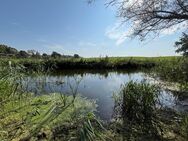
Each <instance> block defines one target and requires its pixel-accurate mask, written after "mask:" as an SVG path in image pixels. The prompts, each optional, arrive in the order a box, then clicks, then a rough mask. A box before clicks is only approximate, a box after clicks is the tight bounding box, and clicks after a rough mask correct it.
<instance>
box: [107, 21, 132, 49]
mask: <svg viewBox="0 0 188 141" xmlns="http://www.w3.org/2000/svg"><path fill="white" fill-rule="evenodd" d="M131 34H132V29H131V28H126V27H125V25H122V24H121V22H119V21H118V22H116V23H115V24H114V25H113V26H109V27H107V29H106V31H105V36H106V37H108V38H109V39H111V40H115V42H116V45H117V46H120V45H121V44H123V43H124V42H125V40H126V39H127V38H128V37H129V36H130V35H131Z"/></svg>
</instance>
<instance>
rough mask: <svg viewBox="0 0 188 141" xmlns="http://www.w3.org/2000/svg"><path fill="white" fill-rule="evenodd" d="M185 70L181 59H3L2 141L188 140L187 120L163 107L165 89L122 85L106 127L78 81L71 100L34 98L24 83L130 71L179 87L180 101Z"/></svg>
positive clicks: (63, 96) (186, 75)
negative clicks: (80, 91)
mask: <svg viewBox="0 0 188 141" xmlns="http://www.w3.org/2000/svg"><path fill="white" fill-rule="evenodd" d="M22 53H23V52H22ZM54 54H55V53H54ZM21 55H23V54H21ZM55 55H57V54H55ZM187 67H188V61H187V58H186V57H181V56H172V57H99V58H81V57H78V56H75V57H69V58H63V57H62V56H61V57H60V56H59V57H58V56H55V57H45V58H41V57H38V58H37V57H36V56H35V57H29V58H14V57H2V58H0V93H1V95H0V106H1V107H2V108H1V109H0V140H3V141H10V140H13V141H39V140H47V141H48V140H49V141H51V140H54V141H60V140H65V141H68V140H72V141H102V140H103V141H120V140H122V141H139V140H149V141H159V140H165V141H186V140H187V139H188V134H187V133H188V132H187V131H188V115H187V113H181V112H178V111H174V110H171V109H168V108H167V109H166V108H165V107H162V106H159V105H160V103H158V96H159V94H160V93H161V91H160V88H162V86H161V84H152V83H147V82H145V81H142V82H133V81H130V82H128V83H126V84H125V85H123V86H122V88H121V90H120V92H119V93H116V94H114V96H113V100H114V104H115V105H114V107H113V110H114V115H113V118H112V120H111V121H109V122H105V121H101V120H100V119H99V117H96V116H95V112H96V107H97V104H96V102H95V101H92V100H89V99H86V98H84V97H80V96H79V94H78V91H77V90H78V85H79V83H80V80H79V79H76V82H75V83H76V84H77V85H76V87H73V86H72V85H71V84H70V88H71V95H70V96H67V95H66V93H54V94H49V95H46V94H45V93H44V94H43V93H41V94H39V95H37V96H36V95H34V94H32V93H30V92H28V91H26V90H25V89H24V87H23V83H21V82H22V80H23V78H24V77H26V76H31V75H35V76H36V77H37V76H40V75H41V74H44V75H45V74H46V75H48V74H50V73H54V72H56V71H57V72H61V71H62V70H65V71H69V70H76V71H78V73H80V72H79V69H80V70H86V71H87V70H90V71H91V72H93V71H97V70H100V71H104V74H105V71H112V70H122V71H129V69H131V70H136V71H144V72H146V74H149V75H150V76H152V77H153V78H154V79H157V80H160V81H162V82H169V83H172V84H173V83H177V84H178V85H179V86H178V87H179V88H180V89H179V90H180V91H179V94H178V96H180V97H181V95H182V92H185V91H186V90H187V89H188V83H187V82H188V71H187V70H188V68H187ZM60 84H62V85H63V83H60ZM186 95H187V94H186ZM157 105H158V106H157Z"/></svg>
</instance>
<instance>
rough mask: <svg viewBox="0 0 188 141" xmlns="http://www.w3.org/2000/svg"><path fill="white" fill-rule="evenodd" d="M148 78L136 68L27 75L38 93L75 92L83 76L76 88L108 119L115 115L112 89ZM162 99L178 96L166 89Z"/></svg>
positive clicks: (169, 101) (167, 100)
mask: <svg viewBox="0 0 188 141" xmlns="http://www.w3.org/2000/svg"><path fill="white" fill-rule="evenodd" d="M145 78H146V77H145V74H144V73H143V72H136V71H104V70H103V71H92V70H90V71H81V70H73V71H70V70H66V71H61V72H58V73H55V74H51V75H41V76H38V77H34V76H33V77H32V76H30V77H27V78H25V82H27V83H25V84H28V85H27V86H26V89H27V90H28V91H31V92H34V93H35V94H37V95H40V94H46V93H55V92H58V93H62V94H67V95H68V94H70V93H72V92H71V89H75V87H76V86H77V82H78V81H77V80H80V81H79V87H78V88H77V91H76V92H78V93H79V94H80V95H81V96H83V97H86V98H88V99H95V100H96V101H97V105H98V108H97V110H98V113H97V115H99V116H100V118H102V119H103V120H109V119H111V117H112V113H113V107H114V101H113V98H112V96H113V93H118V92H119V90H120V88H121V86H122V84H125V83H126V82H129V81H131V80H134V81H141V80H143V79H145ZM70 84H71V85H70ZM71 87H74V88H71ZM160 99H161V101H162V103H163V104H164V106H168V107H171V106H174V105H175V102H174V100H175V98H174V96H173V95H172V94H167V93H165V92H164V94H163V95H161V98H160Z"/></svg>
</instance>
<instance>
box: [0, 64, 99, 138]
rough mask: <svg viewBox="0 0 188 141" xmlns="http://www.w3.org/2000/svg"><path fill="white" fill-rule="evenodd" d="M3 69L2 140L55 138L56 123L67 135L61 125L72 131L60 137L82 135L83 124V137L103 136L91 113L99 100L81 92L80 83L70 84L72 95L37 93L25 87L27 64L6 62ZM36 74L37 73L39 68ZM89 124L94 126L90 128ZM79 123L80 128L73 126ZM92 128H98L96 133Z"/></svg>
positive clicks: (0, 128)
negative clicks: (9, 64)
mask: <svg viewBox="0 0 188 141" xmlns="http://www.w3.org/2000/svg"><path fill="white" fill-rule="evenodd" d="M0 71H1V73H0V84H1V85H0V88H1V89H0V93H1V95H0V105H1V109H0V140H5V141H9V140H22V141H26V140H40V139H46V140H53V139H54V137H55V136H56V135H55V134H56V132H54V130H56V127H58V129H59V130H61V132H60V134H61V135H64V134H65V133H64V131H63V130H62V129H63V128H64V126H59V125H63V124H67V123H69V124H68V128H69V129H68V130H67V132H68V134H67V135H66V136H65V137H63V138H61V137H60V138H61V139H62V140H65V139H66V140H69V139H71V138H75V139H79V138H81V134H80V132H79V131H80V129H81V128H82V129H84V130H83V131H84V132H83V133H84V135H86V136H83V137H82V139H83V140H84V139H85V140H87V139H90V140H91V139H92V140H94V138H98V137H99V136H98V135H99V134H98V133H97V130H98V129H99V128H98V129H97V130H96V129H95V127H96V126H97V124H93V123H94V122H93V121H98V120H97V118H95V117H94V116H93V117H92V118H91V116H90V118H89V116H88V113H93V112H94V111H95V107H96V104H95V101H92V100H87V99H84V98H81V97H80V96H77V89H78V86H77V87H75V88H74V87H72V86H71V84H70V88H71V92H72V96H65V95H64V94H51V95H45V94H44V95H42V96H35V95H34V94H32V93H29V92H27V91H26V90H25V89H24V86H23V83H22V81H23V80H24V77H25V76H26V75H27V73H26V74H25V73H24V72H25V69H24V68H23V67H21V66H20V67H13V66H8V67H5V66H4V67H2V68H1V70H0ZM33 74H34V75H37V74H38V72H35V73H33ZM77 82H78V83H79V82H80V81H79V80H77ZM84 119H85V120H84ZM86 121H87V122H86ZM98 123H99V122H98ZM88 124H89V125H90V127H92V128H86V127H87V126H88ZM91 125H92V126H91ZM98 125H99V124H98ZM75 126H78V127H79V128H75V129H74V130H72V127H75ZM90 130H92V131H94V132H92V136H91V131H90ZM72 133H74V134H72Z"/></svg>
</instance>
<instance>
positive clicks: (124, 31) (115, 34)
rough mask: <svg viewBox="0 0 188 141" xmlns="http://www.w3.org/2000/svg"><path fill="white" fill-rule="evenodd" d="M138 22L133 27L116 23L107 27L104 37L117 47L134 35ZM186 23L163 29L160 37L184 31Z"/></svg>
mask: <svg viewBox="0 0 188 141" xmlns="http://www.w3.org/2000/svg"><path fill="white" fill-rule="evenodd" d="M139 23H140V22H139V21H136V22H134V23H133V26H132V27H130V26H126V25H122V24H121V22H119V21H118V22H116V23H115V24H114V25H112V26H109V27H107V29H106V31H105V36H106V37H108V38H109V39H111V40H114V41H115V43H116V45H117V46H120V45H122V44H123V43H124V42H125V41H126V39H127V38H128V37H131V35H132V34H133V33H134V29H135V28H136V27H138V26H139ZM187 26H188V24H187V22H182V23H180V24H177V25H174V26H172V27H170V28H166V29H163V30H162V31H161V34H160V36H161V37H163V36H166V35H171V34H174V33H176V32H177V31H180V32H182V31H184V30H186V29H187Z"/></svg>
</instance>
